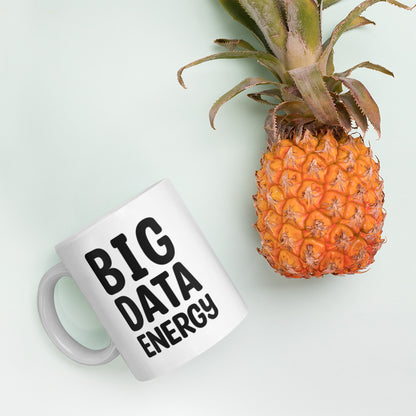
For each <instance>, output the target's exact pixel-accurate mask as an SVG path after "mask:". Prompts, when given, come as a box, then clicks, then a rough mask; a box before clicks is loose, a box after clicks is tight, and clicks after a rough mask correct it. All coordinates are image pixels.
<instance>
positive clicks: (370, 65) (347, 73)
mask: <svg viewBox="0 0 416 416" xmlns="http://www.w3.org/2000/svg"><path fill="white" fill-rule="evenodd" d="M357 68H368V69H373V70H374V71H379V72H382V73H383V74H386V75H390V76H391V77H394V74H393V72H391V71H389V70H388V69H387V68H384V66H381V65H378V64H373V63H371V62H369V61H365V62H361V63H359V64H357V65H354V66H353V67H351V68H349V69H347V70H346V71H343V72H339V73H336V74H334V75H335V76H337V77H349V76H350V75H351V72H352V71H354V69H357Z"/></svg>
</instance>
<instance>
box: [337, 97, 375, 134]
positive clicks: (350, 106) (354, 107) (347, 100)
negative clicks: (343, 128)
mask: <svg viewBox="0 0 416 416" xmlns="http://www.w3.org/2000/svg"><path fill="white" fill-rule="evenodd" d="M339 98H340V99H341V100H342V102H343V104H344V106H345V108H346V110H347V111H348V114H349V115H350V117H351V119H352V120H354V121H355V122H356V123H357V126H358V127H359V128H360V129H361V131H362V132H363V134H365V133H366V131H367V129H368V123H367V117H366V116H365V115H364V114H363V112H362V110H361V108H360V107H359V106H358V104H357V103H356V102H355V99H354V97H353V96H352V94H351V93H350V92H347V93H345V94H341V95H340V96H339Z"/></svg>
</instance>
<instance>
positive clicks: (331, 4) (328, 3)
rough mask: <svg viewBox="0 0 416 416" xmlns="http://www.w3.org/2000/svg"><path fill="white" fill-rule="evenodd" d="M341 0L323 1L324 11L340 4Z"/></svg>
mask: <svg viewBox="0 0 416 416" xmlns="http://www.w3.org/2000/svg"><path fill="white" fill-rule="evenodd" d="M340 1H341V0H323V2H322V9H324V10H325V9H327V8H328V7H331V6H333V5H334V4H337V3H339V2H340Z"/></svg>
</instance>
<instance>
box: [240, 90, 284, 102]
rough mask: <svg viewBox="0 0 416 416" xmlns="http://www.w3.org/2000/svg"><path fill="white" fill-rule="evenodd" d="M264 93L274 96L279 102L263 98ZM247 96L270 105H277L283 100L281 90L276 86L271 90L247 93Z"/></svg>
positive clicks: (267, 95)
mask: <svg viewBox="0 0 416 416" xmlns="http://www.w3.org/2000/svg"><path fill="white" fill-rule="evenodd" d="M264 95H265V96H266V97H271V98H274V99H275V100H277V103H276V102H270V101H268V100H265V99H264V98H263V96H264ZM247 97H249V98H251V99H252V100H254V101H256V102H258V103H262V104H268V105H277V104H279V103H280V102H281V101H282V95H281V90H280V89H277V88H274V89H271V90H264V91H259V92H252V93H250V94H247Z"/></svg>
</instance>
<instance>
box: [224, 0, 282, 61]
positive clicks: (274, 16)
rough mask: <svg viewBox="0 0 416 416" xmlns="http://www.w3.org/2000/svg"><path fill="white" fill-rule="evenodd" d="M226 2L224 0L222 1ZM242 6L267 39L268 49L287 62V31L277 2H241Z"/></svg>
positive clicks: (258, 0) (241, 0) (264, 0)
mask: <svg viewBox="0 0 416 416" xmlns="http://www.w3.org/2000/svg"><path fill="white" fill-rule="evenodd" d="M220 1H222V2H223V1H224V0H220ZM239 3H240V5H241V6H242V7H243V9H244V10H245V11H246V12H247V14H248V15H249V16H250V18H251V19H252V20H253V21H254V22H255V24H256V26H257V27H259V28H260V29H261V32H262V33H263V35H264V38H265V39H266V42H267V45H268V47H269V48H270V49H271V51H272V52H273V54H274V55H275V56H276V57H277V58H278V59H279V60H280V61H281V62H284V61H285V55H286V38H287V30H286V23H285V20H284V16H283V15H282V12H281V9H280V7H279V6H278V5H277V2H275V1H270V0H239Z"/></svg>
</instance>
